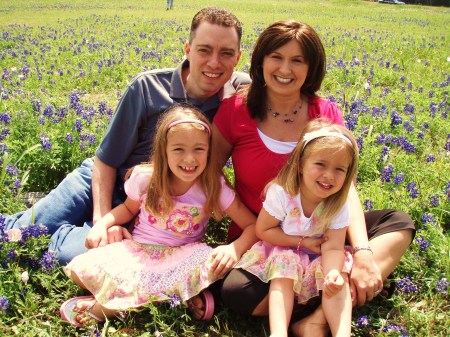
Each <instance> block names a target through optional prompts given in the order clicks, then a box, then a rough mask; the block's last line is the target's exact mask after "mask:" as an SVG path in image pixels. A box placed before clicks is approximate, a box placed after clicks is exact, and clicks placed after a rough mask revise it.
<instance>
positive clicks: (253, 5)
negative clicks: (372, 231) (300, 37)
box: [0, 0, 450, 337]
mask: <svg viewBox="0 0 450 337" xmlns="http://www.w3.org/2000/svg"><path fill="white" fill-rule="evenodd" d="M208 4H210V2H207V1H199V0H193V1H181V0H175V1H174V9H173V10H171V11H166V10H165V1H162V0H158V1H156V0H146V1H114V0H111V1H103V0H101V1H86V0H78V1H76V0H75V1H70V2H64V1H58V0H43V1H24V0H17V1H3V2H2V3H1V4H0V74H1V82H0V90H1V91H0V213H4V214H9V213H13V212H16V211H19V210H21V209H23V207H24V205H23V202H22V199H21V196H22V195H23V192H24V191H49V190H50V189H51V188H53V187H54V186H56V185H57V184H58V182H59V181H60V180H61V179H62V178H63V177H64V176H65V175H66V174H67V173H68V172H70V171H71V170H72V169H73V168H75V167H77V166H78V165H79V164H80V163H81V161H82V160H83V159H84V158H86V157H88V156H92V155H93V154H94V152H95V148H96V146H97V145H98V143H99V140H100V139H101V136H102V134H103V132H104V130H105V128H106V126H107V125H108V121H109V118H110V115H111V113H112V112H113V110H114V108H115V106H116V104H117V102H118V99H119V97H120V95H121V93H122V92H123V91H124V89H125V87H126V85H127V83H128V82H129V81H130V80H131V79H132V78H133V76H135V75H136V74H137V73H139V72H141V71H143V70H146V69H152V68H161V67H172V66H175V65H176V64H177V63H178V62H179V60H180V59H181V57H182V56H183V43H184V41H186V39H187V37H188V29H189V25H190V21H191V19H192V17H193V15H194V14H195V13H196V12H197V11H198V10H200V9H201V8H202V7H204V6H206V5H208ZM214 4H216V5H218V6H221V7H226V8H228V9H230V10H231V11H233V12H234V13H236V14H237V16H238V17H239V18H240V19H241V20H242V21H243V24H244V36H243V39H242V49H243V57H242V59H241V61H240V62H239V65H238V69H240V70H247V69H248V62H249V61H248V60H249V53H250V52H251V50H252V48H253V44H254V42H255V41H256V38H257V35H258V33H259V32H260V31H261V30H262V29H264V28H265V27H266V26H267V25H268V24H270V23H271V22H273V21H276V20H280V19H296V20H299V21H304V22H307V23H309V24H311V25H312V26H313V27H314V28H315V29H316V30H317V31H318V33H319V34H320V35H321V37H322V39H323V42H324V44H325V47H326V52H327V61H328V62H327V64H328V68H327V76H326V79H325V81H324V83H323V85H322V90H321V94H322V95H323V96H325V97H329V98H331V99H334V100H335V101H336V102H337V104H338V105H339V106H340V107H341V109H342V110H343V112H344V115H345V118H346V121H347V124H348V126H349V127H350V128H351V129H352V130H353V132H354V133H355V135H356V136H357V137H358V138H359V140H360V142H361V144H362V150H361V165H360V170H359V174H358V190H359V195H360V199H361V201H362V202H363V203H364V207H369V208H370V207H373V208H374V209H378V208H396V209H401V210H403V211H405V212H407V213H409V214H410V215H411V216H412V218H413V219H414V221H415V223H416V225H417V228H418V233H417V236H416V240H415V241H414V242H413V243H412V245H411V247H410V249H409V250H408V252H407V253H406V255H405V256H404V258H403V259H402V262H401V263H400V265H399V266H398V267H397V269H396V271H395V274H394V281H395V282H398V288H397V290H396V292H395V293H394V295H393V297H392V298H390V299H385V298H378V299H376V301H374V302H373V303H371V304H369V305H366V306H365V307H363V308H356V309H355V310H354V313H353V314H354V324H356V323H357V322H358V320H359V318H360V317H361V316H363V315H365V316H367V317H368V319H369V324H368V326H367V327H355V328H354V329H353V335H354V336H401V335H402V333H403V335H405V333H404V332H399V330H401V329H404V331H407V335H409V336H415V337H419V336H420V337H422V336H433V337H434V336H438V337H440V336H442V337H444V336H448V335H449V334H450V331H449V326H450V319H449V317H448V314H447V312H448V310H449V301H448V300H449V295H448V287H447V288H446V289H447V292H446V293H444V291H443V290H442V289H441V288H440V287H439V284H441V285H442V284H444V283H445V281H444V279H446V280H449V279H450V271H449V270H450V269H449V265H450V256H449V248H448V247H449V235H448V229H449V227H450V203H449V201H450V200H449V193H450V158H449V156H450V143H449V142H450V138H449V137H450V136H449V133H450V121H449V117H448V113H449V110H450V107H449V98H448V96H449V94H448V92H449V85H450V61H449V58H450V50H449V48H448V46H449V42H450V31H449V30H448V27H449V26H450V16H449V14H450V10H449V9H448V8H436V7H424V6H409V5H406V6H388V5H381V4H378V3H376V2H369V1H352V0H331V1H325V0H322V1H313V0H302V1H287V0H281V1H268V0H260V1H253V0H250V1H232V0H228V1H216V2H214ZM39 106H40V108H39ZM395 115H396V116H397V118H399V119H401V122H400V123H399V124H397V125H392V117H393V116H395ZM68 134H69V135H68ZM45 137H46V138H45ZM70 137H71V138H70ZM43 139H45V141H46V142H48V143H43ZM70 139H71V141H69V140H70ZM49 144H51V148H47V149H45V148H44V145H45V146H47V147H48V145H49ZM8 165H13V166H8ZM13 168H15V169H13ZM387 177H388V178H389V179H387ZM416 192H417V194H416ZM214 227H215V228H211V230H210V231H209V233H208V240H223V236H224V232H225V229H226V224H223V225H222V226H214ZM217 227H220V228H221V229H220V230H217ZM42 248H45V243H42V242H40V241H39V242H34V241H30V242H28V243H27V245H26V246H25V248H24V247H17V246H14V245H11V243H6V242H4V241H3V242H0V263H1V265H0V297H1V296H3V297H6V298H8V299H9V302H10V307H9V308H8V309H7V310H6V311H3V310H1V308H0V331H2V333H1V336H15V335H19V336H91V335H92V336H94V335H95V334H96V333H98V334H99V335H104V336H155V335H157V333H156V331H159V332H160V333H161V335H162V336H268V334H269V333H268V324H267V319H266V318H247V317H241V316H238V315H235V314H233V313H232V312H230V311H229V310H227V309H226V308H221V307H220V308H219V310H218V311H217V312H216V315H215V317H214V320H213V321H211V322H208V323H204V322H197V321H194V320H192V319H191V318H190V316H189V314H188V313H187V312H186V310H185V309H184V308H180V307H179V308H175V309H171V308H169V307H168V305H164V304H162V305H148V306H147V307H146V308H144V309H143V310H141V311H139V312H132V313H130V314H128V315H126V316H125V317H124V318H122V319H117V320H112V321H110V322H108V323H107V324H105V325H100V326H98V327H94V328H93V329H86V330H76V329H74V328H71V327H68V326H67V325H66V324H64V323H62V321H61V320H60V318H59V312H58V309H59V306H60V305H61V303H62V302H63V301H64V300H65V299H67V298H68V297H70V296H75V295H77V294H81V293H82V292H81V291H80V290H79V289H78V287H76V286H75V285H73V284H72V283H71V282H69V281H68V280H67V278H66V277H65V276H64V275H63V274H62V272H61V270H60V269H59V268H55V269H52V270H51V271H48V270H47V271H43V270H42V269H41V267H40V264H39V263H36V264H35V266H34V267H33V268H32V267H30V266H29V259H30V258H31V256H33V259H40V258H41V256H42V254H43V249H42ZM9 249H15V250H16V253H17V254H18V255H19V258H17V259H16V260H11V261H10V262H9V264H7V263H6V261H7V259H8V257H7V256H6V254H7V252H8V250H9ZM27 258H28V259H27ZM24 271H28V273H29V275H30V280H29V281H28V283H26V284H24V283H23V282H22V281H21V275H22V273H23V272H24ZM444 290H445V289H444ZM402 331H403V330H402Z"/></svg>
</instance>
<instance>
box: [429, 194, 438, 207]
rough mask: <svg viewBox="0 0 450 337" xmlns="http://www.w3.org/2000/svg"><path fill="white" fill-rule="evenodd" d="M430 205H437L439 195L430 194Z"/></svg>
mask: <svg viewBox="0 0 450 337" xmlns="http://www.w3.org/2000/svg"><path fill="white" fill-rule="evenodd" d="M429 198H430V205H431V206H432V207H437V206H439V197H438V196H437V195H430V197H429Z"/></svg>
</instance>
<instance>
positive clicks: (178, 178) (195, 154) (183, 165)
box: [166, 129, 209, 193]
mask: <svg viewBox="0 0 450 337" xmlns="http://www.w3.org/2000/svg"><path fill="white" fill-rule="evenodd" d="M208 148H209V135H208V134H207V133H206V132H204V131H201V130H196V129H180V130H176V131H174V132H171V133H169V135H168V136H167V148H166V154H167V161H168V164H169V169H170V171H171V173H172V176H171V182H172V183H173V187H174V190H175V191H176V192H179V193H185V192H186V191H187V190H188V189H189V188H190V187H191V186H192V185H193V184H194V183H195V181H196V180H197V178H198V177H199V176H200V175H201V174H202V172H203V171H204V170H205V168H206V163H207V161H208Z"/></svg>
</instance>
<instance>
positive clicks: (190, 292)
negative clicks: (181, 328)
mask: <svg viewBox="0 0 450 337" xmlns="http://www.w3.org/2000/svg"><path fill="white" fill-rule="evenodd" d="M151 174H152V170H151V168H149V167H146V166H138V167H136V168H135V169H134V170H133V173H132V174H131V176H130V178H129V179H128V180H127V181H126V182H125V191H126V193H127V195H128V197H129V198H131V199H133V200H139V201H141V204H142V206H141V210H140V213H139V216H138V217H137V221H136V223H135V227H134V229H133V233H132V235H133V240H124V241H122V242H117V243H113V244H109V245H107V246H105V247H100V248H95V249H91V250H89V251H88V252H87V253H85V254H82V255H79V256H77V257H75V258H74V259H73V260H72V261H71V262H70V263H69V264H68V265H67V266H66V267H64V271H65V272H66V274H67V275H68V276H69V277H70V275H71V272H75V274H76V275H77V276H78V277H79V278H80V280H81V281H82V282H83V284H84V285H85V286H86V288H87V290H89V292H91V293H92V294H93V295H94V296H95V298H96V299H97V301H98V302H99V303H101V304H102V305H103V306H105V307H106V308H110V309H117V310H125V309H128V308H134V307H139V306H141V305H142V304H145V303H148V302H150V301H162V300H168V299H171V298H173V296H174V295H176V296H179V297H180V298H181V300H182V301H186V300H188V299H189V298H191V297H193V296H195V295H197V294H199V293H200V292H201V291H202V290H203V289H205V288H207V287H208V286H209V285H211V284H212V283H213V282H215V281H217V277H216V276H214V275H213V274H212V273H210V272H209V268H210V265H211V263H212V260H211V258H210V253H211V251H212V248H211V247H209V246H207V245H206V244H204V243H201V242H200V241H201V240H202V238H203V235H204V233H205V231H206V226H207V224H208V220H209V214H205V213H204V212H203V205H204V203H205V200H206V196H205V194H204V193H203V191H202V189H201V187H200V186H198V185H194V186H192V187H191V189H189V191H188V192H186V193H185V194H184V195H181V196H177V197H174V207H173V209H172V211H171V212H170V213H169V214H168V215H167V216H164V217H155V216H154V215H152V214H150V213H149V212H147V211H146V210H145V209H144V205H145V198H146V191H147V188H148V183H149V181H150V176H151ZM234 197H235V194H234V192H233V191H232V190H231V189H230V188H229V187H228V186H227V185H226V183H225V181H224V180H222V193H221V197H220V202H221V207H222V209H224V210H225V209H227V208H228V207H229V206H230V205H231V203H232V202H233V200H234Z"/></svg>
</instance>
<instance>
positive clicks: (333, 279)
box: [323, 269, 345, 297]
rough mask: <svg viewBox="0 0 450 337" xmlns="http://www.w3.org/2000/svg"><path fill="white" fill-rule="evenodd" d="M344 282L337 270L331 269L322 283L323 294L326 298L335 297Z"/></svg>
mask: <svg viewBox="0 0 450 337" xmlns="http://www.w3.org/2000/svg"><path fill="white" fill-rule="evenodd" d="M344 284H345V281H344V278H343V277H342V275H341V273H339V271H338V270H336V269H332V270H330V271H329V272H328V274H327V275H326V276H325V279H324V282H323V294H324V295H325V296H327V297H331V296H333V295H336V294H337V293H338V292H339V291H340V290H341V289H342V287H343V286H344Z"/></svg>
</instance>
